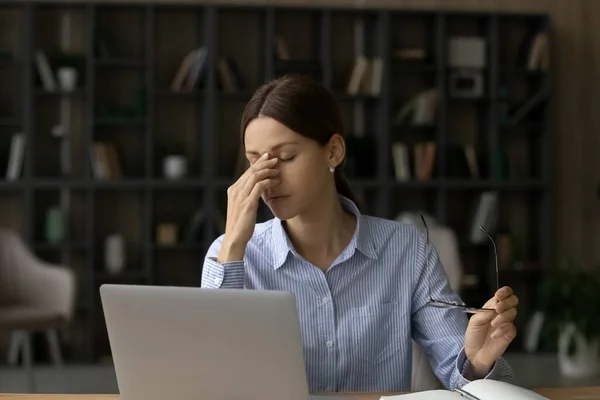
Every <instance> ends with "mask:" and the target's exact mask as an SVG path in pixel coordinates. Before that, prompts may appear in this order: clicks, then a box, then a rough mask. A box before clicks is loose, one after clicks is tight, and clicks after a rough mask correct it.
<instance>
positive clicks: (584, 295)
mask: <svg viewBox="0 0 600 400" xmlns="http://www.w3.org/2000/svg"><path fill="white" fill-rule="evenodd" d="M540 289H541V290H540V294H541V306H542V312H543V313H544V318H545V323H546V324H548V325H549V328H550V329H552V330H554V331H555V332H557V334H558V343H557V348H558V361H559V367H560V371H561V373H562V374H563V375H565V376H569V377H585V376H590V375H594V374H598V373H600V354H599V352H598V350H599V346H600V275H599V274H598V272H596V271H594V270H584V269H583V268H582V266H581V265H578V264H577V263H576V262H575V261H574V260H573V259H572V258H566V259H564V260H563V261H562V262H561V263H560V265H559V266H558V268H556V269H554V270H553V271H551V272H550V273H549V274H548V275H547V276H546V277H545V278H544V279H543V281H542V282H541V287H540Z"/></svg>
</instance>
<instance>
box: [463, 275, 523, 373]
mask: <svg viewBox="0 0 600 400" xmlns="http://www.w3.org/2000/svg"><path fill="white" fill-rule="evenodd" d="M517 304H519V299H518V298H517V296H515V295H514V294H513V290H512V289H511V288H510V287H508V286H505V287H503V288H500V289H499V290H498V291H497V292H496V294H495V295H494V297H492V298H491V299H489V300H488V301H487V302H486V303H485V305H484V306H483V308H492V309H494V310H496V311H495V312H493V311H483V312H478V313H476V314H474V315H473V316H471V318H470V320H469V326H468V327H467V332H466V334H465V354H466V356H467V359H468V360H469V361H470V363H471V367H472V371H471V372H472V373H473V374H474V375H475V377H474V378H475V379H479V378H483V377H485V376H486V375H487V374H488V373H489V372H490V370H491V369H492V367H493V365H494V363H495V362H496V360H498V358H500V357H501V356H502V354H504V351H505V350H506V348H507V347H508V345H509V344H510V342H512V341H513V339H514V338H515V336H516V334H517V330H516V328H515V324H514V320H515V317H516V316H517Z"/></svg>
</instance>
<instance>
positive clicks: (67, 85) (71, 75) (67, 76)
mask: <svg viewBox="0 0 600 400" xmlns="http://www.w3.org/2000/svg"><path fill="white" fill-rule="evenodd" d="M58 82H59V83H60V87H61V88H62V90H64V91H65V92H70V91H73V90H75V87H76V86H77V70H75V68H72V67H60V68H59V69H58Z"/></svg>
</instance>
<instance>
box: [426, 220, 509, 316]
mask: <svg viewBox="0 0 600 400" xmlns="http://www.w3.org/2000/svg"><path fill="white" fill-rule="evenodd" d="M421 221H423V225H424V226H425V231H426V234H427V245H428V246H429V228H428V227H427V222H426V221H425V217H423V214H421ZM479 229H481V231H482V232H483V233H485V235H486V236H487V237H488V239H490V242H492V245H493V246H494V259H495V264H496V291H497V290H498V289H499V288H500V282H499V274H498V249H497V248H496V242H495V241H494V239H493V238H492V236H491V235H490V234H489V233H488V232H487V231H486V230H485V228H484V227H483V226H481V225H479ZM428 297H429V298H428V300H427V305H428V306H430V307H436V308H446V309H451V308H459V309H461V310H463V311H464V312H466V313H468V314H475V313H478V312H486V311H496V310H494V309H493V308H479V307H471V306H468V305H467V304H465V303H464V302H463V303H459V302H457V301H444V300H439V299H434V298H433V297H431V285H430V287H429V296H428Z"/></svg>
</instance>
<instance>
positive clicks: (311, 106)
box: [240, 75, 361, 208]
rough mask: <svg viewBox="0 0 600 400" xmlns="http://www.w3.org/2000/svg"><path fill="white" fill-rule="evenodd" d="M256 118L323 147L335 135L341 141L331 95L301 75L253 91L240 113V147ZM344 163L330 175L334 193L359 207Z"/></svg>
mask: <svg viewBox="0 0 600 400" xmlns="http://www.w3.org/2000/svg"><path fill="white" fill-rule="evenodd" d="M259 116H266V117H271V118H273V119H275V120H277V121H278V122H280V123H282V124H283V125H285V126H287V127H288V128H289V129H291V130H293V131H295V132H297V133H299V134H300V135H302V136H304V137H307V138H309V139H313V140H315V141H316V142H317V143H319V144H320V145H322V146H324V145H326V144H327V143H328V142H329V139H331V137H332V136H333V135H334V134H335V133H338V134H340V135H341V136H342V137H344V138H345V135H344V127H343V124H342V117H341V115H340V110H339V108H338V104H337V102H336V100H335V98H334V97H333V96H332V94H331V93H330V92H329V91H328V90H327V89H326V88H325V87H324V86H323V85H321V84H320V83H318V82H317V81H315V80H314V79H312V78H310V77H308V76H304V75H285V76H282V77H280V78H277V79H275V80H272V81H269V82H267V83H265V84H264V85H262V86H261V87H260V88H258V89H257V90H256V92H255V93H254V95H253V96H252V98H251V99H250V101H249V102H248V104H246V107H245V109H244V113H243V114H242V120H241V127H240V128H241V143H242V147H244V136H245V132H246V127H247V126H248V124H249V123H250V122H251V121H252V120H253V119H255V118H258V117H259ZM343 166H344V162H342V164H341V165H339V166H337V167H336V169H335V172H334V178H335V186H336V190H337V192H338V193H339V194H340V195H342V196H345V197H348V198H349V199H350V200H352V201H353V202H354V203H355V204H356V206H357V207H359V208H361V207H360V204H359V202H358V199H357V198H356V196H355V195H354V193H353V192H352V189H351V188H350V183H349V182H348V179H347V178H346V176H345V175H344V171H343Z"/></svg>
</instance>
